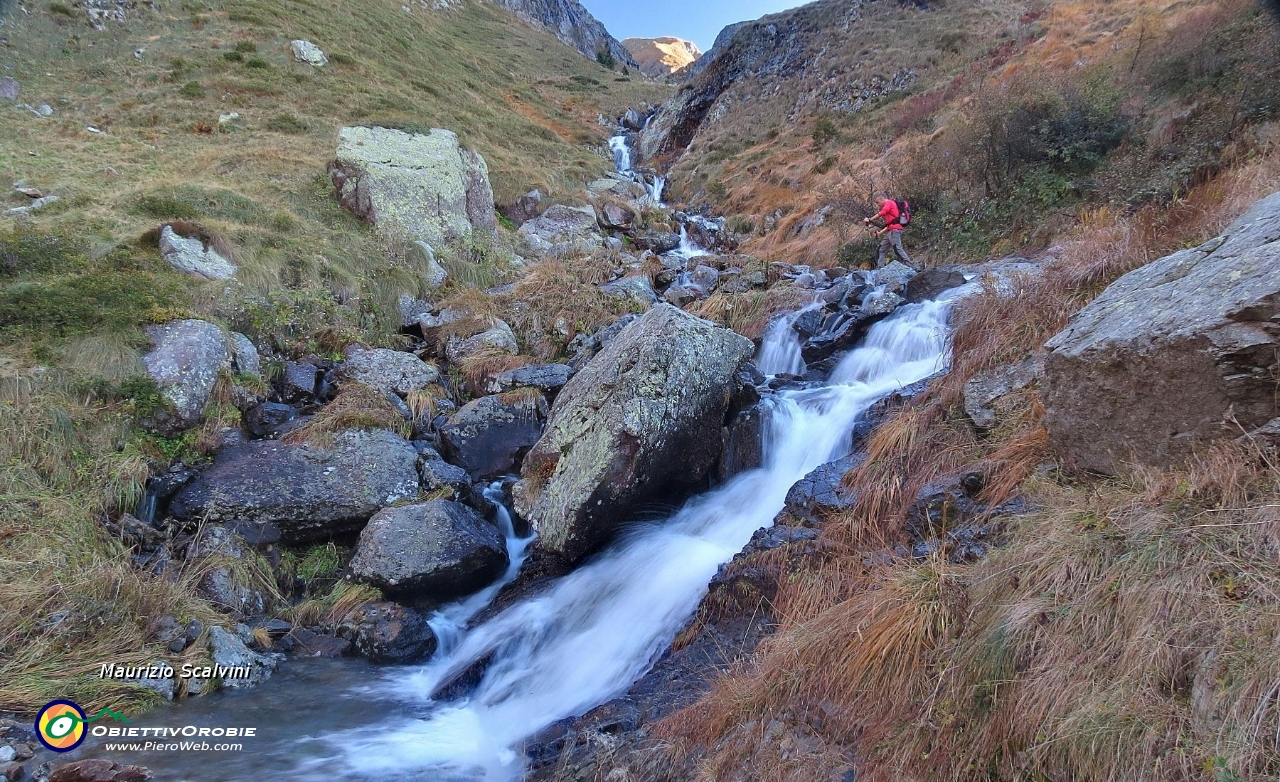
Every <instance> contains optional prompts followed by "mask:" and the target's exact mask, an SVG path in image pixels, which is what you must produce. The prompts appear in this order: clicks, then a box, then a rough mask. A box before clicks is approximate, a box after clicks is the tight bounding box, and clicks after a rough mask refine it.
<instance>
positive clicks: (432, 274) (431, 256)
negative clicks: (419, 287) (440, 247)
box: [409, 240, 449, 290]
mask: <svg viewBox="0 0 1280 782" xmlns="http://www.w3.org/2000/svg"><path fill="white" fill-rule="evenodd" d="M409 252H410V253H413V254H415V255H416V256H417V257H416V260H417V261H418V263H420V264H422V268H423V269H424V270H425V273H424V274H423V281H424V282H426V284H427V287H428V288H431V289H432V290H436V289H437V288H442V287H444V284H445V282H447V281H448V279H449V272H448V270H446V269H445V268H444V267H443V266H441V265H440V262H439V261H437V260H436V251H435V250H434V249H433V248H432V247H431V245H429V244H427V243H426V242H424V241H421V240H419V241H416V242H414V243H413V245H412V246H411V247H410V249H409Z"/></svg>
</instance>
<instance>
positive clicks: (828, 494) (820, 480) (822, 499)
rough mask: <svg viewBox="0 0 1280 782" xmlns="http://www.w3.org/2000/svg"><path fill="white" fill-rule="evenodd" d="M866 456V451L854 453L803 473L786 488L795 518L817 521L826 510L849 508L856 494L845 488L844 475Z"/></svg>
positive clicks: (788, 507)
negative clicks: (793, 484) (802, 475)
mask: <svg viewBox="0 0 1280 782" xmlns="http://www.w3.org/2000/svg"><path fill="white" fill-rule="evenodd" d="M866 460H867V457H866V454H863V453H855V454H852V455H850V456H846V457H844V458H843V459H840V460H838V461H834V462H829V463H827V464H824V465H822V466H821V467H819V468H817V469H816V470H814V471H813V472H811V473H809V474H808V475H806V476H804V477H803V478H801V479H800V480H799V481H798V482H797V483H796V485H795V486H792V487H791V490H790V491H788V492H787V509H788V510H790V511H791V512H792V513H793V514H795V515H796V516H797V517H798V518H801V519H804V520H805V521H809V522H817V521H819V520H821V518H822V517H823V516H824V515H826V514H828V513H837V512H839V511H843V510H848V509H849V508H852V507H853V504H854V502H856V501H857V499H858V495H857V493H856V492H854V491H851V490H850V489H847V488H845V485H844V482H843V481H844V475H845V473H847V472H849V471H850V470H852V469H854V468H856V467H859V466H861V465H862V464H863V463H864V462H866Z"/></svg>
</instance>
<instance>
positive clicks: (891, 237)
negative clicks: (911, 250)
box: [876, 231, 914, 266]
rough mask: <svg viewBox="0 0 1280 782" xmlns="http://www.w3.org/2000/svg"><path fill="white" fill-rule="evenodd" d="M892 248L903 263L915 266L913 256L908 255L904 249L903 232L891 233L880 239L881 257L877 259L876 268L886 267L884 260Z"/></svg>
mask: <svg viewBox="0 0 1280 782" xmlns="http://www.w3.org/2000/svg"><path fill="white" fill-rule="evenodd" d="M890 247H892V248H893V252H894V254H896V255H897V256H898V257H899V258H901V259H902V262H903V263H905V264H906V265H908V266H913V265H914V264H912V263H911V256H910V255H907V251H906V250H904V249H903V248H902V231H890V232H889V233H887V234H885V235H884V236H883V237H882V238H881V239H880V256H879V257H878V258H876V266H884V259H885V257H886V256H887V255H888V254H889V248H890Z"/></svg>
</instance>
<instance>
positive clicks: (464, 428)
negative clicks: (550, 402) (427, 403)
mask: <svg viewBox="0 0 1280 782" xmlns="http://www.w3.org/2000/svg"><path fill="white" fill-rule="evenodd" d="M546 415H547V403H546V400H545V399H543V398H542V397H541V395H538V396H537V397H536V398H525V399H517V400H511V401H509V402H506V401H503V399H502V397H501V396H484V397H481V398H479V399H476V400H474V401H472V402H468V403H467V404H466V405H464V406H463V407H462V409H460V410H459V411H458V412H456V413H454V414H453V415H452V416H450V417H449V421H448V423H446V424H445V425H444V426H443V427H442V428H441V430H440V438H441V441H442V444H443V446H444V451H445V455H446V456H447V457H448V458H449V459H451V460H452V461H453V462H455V463H456V464H459V465H461V466H462V467H463V468H465V469H466V470H467V472H468V473H470V474H471V477H473V478H475V479H476V480H479V479H481V478H491V477H496V476H499V475H504V474H508V473H510V472H512V471H513V470H515V469H516V467H517V465H518V464H519V460H520V458H521V457H522V456H523V455H524V453H525V452H526V451H528V449H529V448H530V447H532V446H533V444H534V443H536V442H537V441H538V438H539V437H541V436H542V425H543V421H545V420H546Z"/></svg>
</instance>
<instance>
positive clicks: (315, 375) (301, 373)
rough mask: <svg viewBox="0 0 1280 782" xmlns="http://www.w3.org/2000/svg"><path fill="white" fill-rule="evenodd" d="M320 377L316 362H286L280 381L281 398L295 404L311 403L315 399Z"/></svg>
mask: <svg viewBox="0 0 1280 782" xmlns="http://www.w3.org/2000/svg"><path fill="white" fill-rule="evenodd" d="M319 378H320V370H319V369H318V368H317V367H316V366H315V365H314V364H305V363H301V362H298V361H288V362H285V365H284V372H283V373H282V374H281V376H280V383H279V386H280V397H281V399H282V400H283V401H285V402H288V403H290V404H295V405H305V404H310V403H311V402H313V401H315V396H316V385H317V383H318V381H319Z"/></svg>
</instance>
